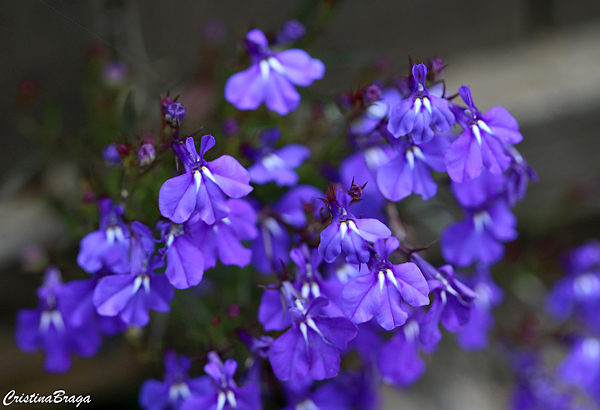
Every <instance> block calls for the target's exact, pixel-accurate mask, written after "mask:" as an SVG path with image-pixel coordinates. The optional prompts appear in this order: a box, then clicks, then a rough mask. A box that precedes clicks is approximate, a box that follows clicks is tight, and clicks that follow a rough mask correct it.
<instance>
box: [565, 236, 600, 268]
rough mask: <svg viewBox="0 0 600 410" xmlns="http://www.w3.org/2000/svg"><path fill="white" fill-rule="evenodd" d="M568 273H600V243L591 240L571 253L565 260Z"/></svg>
mask: <svg viewBox="0 0 600 410" xmlns="http://www.w3.org/2000/svg"><path fill="white" fill-rule="evenodd" d="M565 269H566V270H567V272H568V273H571V274H577V273H584V272H587V271H600V241H598V240H591V241H588V242H587V243H586V244H584V245H581V246H579V247H578V248H576V249H575V250H573V251H571V252H570V253H569V255H568V256H567V258H566V260H565Z"/></svg>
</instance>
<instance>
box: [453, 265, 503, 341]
mask: <svg viewBox="0 0 600 410" xmlns="http://www.w3.org/2000/svg"><path fill="white" fill-rule="evenodd" d="M469 286H470V288H471V289H473V290H474V291H475V293H476V294H477V297H476V298H475V300H474V301H473V307H472V309H471V313H470V316H469V321H468V322H467V323H466V324H465V325H464V326H462V327H461V328H460V329H459V330H458V332H457V333H456V337H457V340H458V344H459V345H460V347H462V348H463V349H467V350H479V349H484V348H486V347H487V346H488V332H489V331H490V329H491V328H492V327H493V326H494V316H493V315H492V308H494V307H496V306H498V305H499V304H500V303H502V299H503V297H504V293H503V292H502V289H501V288H500V287H499V286H498V285H497V284H496V283H494V281H493V280H492V275H491V274H490V272H489V269H488V268H487V267H478V269H477V272H476V274H475V277H474V278H473V280H471V281H470V282H469Z"/></svg>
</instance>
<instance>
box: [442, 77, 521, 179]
mask: <svg viewBox="0 0 600 410" xmlns="http://www.w3.org/2000/svg"><path fill="white" fill-rule="evenodd" d="M458 92H459V94H460V96H461V97H462V99H463V101H464V102H465V104H467V107H466V108H461V107H455V108H456V109H455V111H456V113H457V121H458V123H459V124H460V125H461V127H463V129H464V131H463V133H462V134H461V135H460V136H459V137H458V138H457V139H456V140H455V141H454V142H453V143H452V145H450V148H448V152H447V153H446V166H447V168H448V175H450V178H452V180H453V181H456V182H466V181H470V180H471V179H473V178H477V177H478V176H479V175H480V174H481V172H482V170H483V169H487V170H488V171H490V172H491V173H492V174H495V175H500V174H501V173H502V172H503V171H505V170H506V169H508V167H509V165H510V163H511V159H510V157H509V156H508V155H507V153H506V148H505V145H512V144H517V143H519V142H521V140H522V139H523V136H522V135H521V134H520V133H519V124H518V123H517V121H516V120H515V119H514V117H513V116H512V115H510V113H509V112H508V111H507V110H506V109H505V108H502V107H492V108H491V109H490V110H489V111H488V112H487V113H485V114H482V113H481V112H480V111H479V109H478V108H477V107H476V106H475V104H474V103H473V98H472V96H471V90H470V89H469V87H467V86H462V87H460V89H459V91H458Z"/></svg>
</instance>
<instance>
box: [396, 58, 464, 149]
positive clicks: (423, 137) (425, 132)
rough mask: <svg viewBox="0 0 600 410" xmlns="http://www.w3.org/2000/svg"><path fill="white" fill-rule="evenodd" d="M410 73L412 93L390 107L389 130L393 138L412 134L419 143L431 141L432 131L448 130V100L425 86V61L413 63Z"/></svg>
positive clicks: (450, 119)
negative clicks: (423, 62)
mask: <svg viewBox="0 0 600 410" xmlns="http://www.w3.org/2000/svg"><path fill="white" fill-rule="evenodd" d="M412 76H413V83H412V86H413V88H412V93H411V95H410V96H409V97H408V98H406V99H404V100H402V102H400V103H399V104H398V105H396V106H395V107H393V108H392V111H391V112H390V119H389V122H388V131H389V132H390V133H391V134H392V135H394V136H395V137H396V138H399V137H403V136H405V135H408V134H411V136H412V139H413V141H414V142H415V143H417V144H420V143H422V142H427V141H429V140H431V139H432V138H433V135H434V131H438V132H447V131H449V130H450V127H451V126H452V125H453V124H454V121H455V118H454V114H453V113H452V110H450V106H449V103H448V101H447V100H446V99H444V98H442V96H441V95H435V94H434V93H432V92H430V91H429V90H428V89H427V88H426V84H425V82H426V78H427V67H426V66H425V64H416V65H414V66H413V68H412Z"/></svg>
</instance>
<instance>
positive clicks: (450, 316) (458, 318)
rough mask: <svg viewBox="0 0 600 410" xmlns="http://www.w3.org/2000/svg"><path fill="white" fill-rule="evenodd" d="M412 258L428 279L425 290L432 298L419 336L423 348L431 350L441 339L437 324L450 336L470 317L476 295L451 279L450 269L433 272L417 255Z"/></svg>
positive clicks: (451, 271) (455, 279) (443, 268)
mask: <svg viewBox="0 0 600 410" xmlns="http://www.w3.org/2000/svg"><path fill="white" fill-rule="evenodd" d="M413 258H414V261H415V263H416V264H417V265H418V266H419V268H421V271H422V272H423V273H424V274H425V276H426V277H428V279H429V280H428V284H429V290H430V292H431V293H432V294H433V296H434V299H433V303H432V304H431V307H430V308H429V311H427V313H426V314H425V315H424V317H423V320H422V321H421V334H420V337H421V341H422V342H423V344H424V345H425V349H426V350H428V351H433V350H434V349H435V348H436V346H437V344H438V343H439V341H440V340H441V338H442V333H441V332H440V329H439V323H440V322H441V323H442V325H443V326H444V327H445V328H446V329H447V330H448V331H450V332H452V333H456V332H457V331H459V330H460V329H461V328H462V327H463V326H464V325H465V324H467V323H468V321H469V319H470V317H471V311H472V310H473V305H474V300H475V299H476V298H477V294H476V293H475V292H474V291H473V290H472V289H471V288H469V287H468V286H467V285H465V284H464V283H462V282H461V281H459V280H458V279H457V278H456V277H455V276H454V270H453V269H452V266H450V265H445V266H442V267H440V268H439V269H435V268H434V267H433V266H431V265H430V264H429V263H428V262H427V261H425V260H424V259H423V258H421V257H420V256H419V255H415V256H413Z"/></svg>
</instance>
